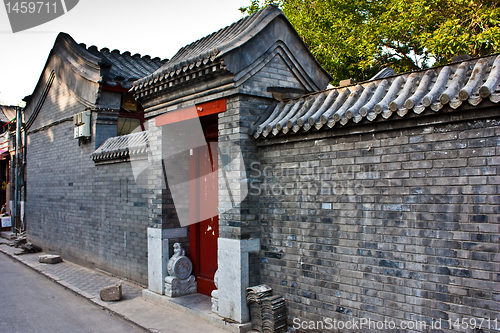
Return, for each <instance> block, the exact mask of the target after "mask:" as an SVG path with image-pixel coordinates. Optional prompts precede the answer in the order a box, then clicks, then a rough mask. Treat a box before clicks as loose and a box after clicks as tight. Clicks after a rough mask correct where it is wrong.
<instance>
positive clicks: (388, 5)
mask: <svg viewBox="0 0 500 333" xmlns="http://www.w3.org/2000/svg"><path fill="white" fill-rule="evenodd" d="M269 4H274V5H277V6H279V7H280V8H281V9H282V10H283V12H284V13H285V15H286V16H287V18H288V20H289V21H290V23H291V24H292V25H293V26H294V27H295V29H296V30H297V32H298V33H299V35H300V36H301V37H302V39H303V40H304V42H305V44H306V45H307V46H308V47H309V49H310V51H311V52H312V54H313V55H314V56H315V57H316V58H317V59H318V61H319V62H320V63H321V64H322V66H323V67H324V68H325V69H326V70H327V71H328V72H330V74H332V76H333V77H334V81H333V83H334V84H337V83H338V82H339V81H340V80H342V79H346V78H353V79H355V80H357V81H363V80H366V79H369V78H370V77H371V76H373V75H374V74H375V73H377V72H378V71H379V70H381V69H382V68H384V67H388V66H390V67H392V68H394V69H395V70H396V71H397V72H404V71H409V70H418V69H424V68H428V67H429V66H431V65H441V64H445V63H449V62H450V61H451V57H452V56H455V55H460V54H468V55H471V56H473V57H477V56H481V55H486V54H491V53H495V52H500V2H499V1H497V0H265V1H258V0H252V1H251V3H250V5H249V6H248V7H242V8H240V11H241V12H242V13H244V14H248V15H249V14H253V13H254V12H256V11H258V10H259V9H261V8H264V7H265V6H267V5H269Z"/></svg>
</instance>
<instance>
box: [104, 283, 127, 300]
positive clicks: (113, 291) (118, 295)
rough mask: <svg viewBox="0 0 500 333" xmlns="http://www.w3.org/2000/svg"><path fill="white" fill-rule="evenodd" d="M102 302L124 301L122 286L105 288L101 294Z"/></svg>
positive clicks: (116, 285)
mask: <svg viewBox="0 0 500 333" xmlns="http://www.w3.org/2000/svg"><path fill="white" fill-rule="evenodd" d="M100 296H101V300H103V301H105V302H113V301H119V300H121V299H122V284H121V283H119V284H115V285H112V286H108V287H104V288H103V289H102V290H101V293H100Z"/></svg>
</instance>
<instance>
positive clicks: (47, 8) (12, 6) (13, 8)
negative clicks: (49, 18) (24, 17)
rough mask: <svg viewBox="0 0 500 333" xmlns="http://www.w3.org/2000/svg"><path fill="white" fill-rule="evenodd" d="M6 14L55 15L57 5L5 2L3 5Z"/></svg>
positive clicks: (38, 2) (53, 3) (48, 2)
mask: <svg viewBox="0 0 500 333" xmlns="http://www.w3.org/2000/svg"><path fill="white" fill-rule="evenodd" d="M5 8H6V9H7V13H8V14H10V13H16V14H17V13H21V14H26V13H30V14H34V13H47V14H50V13H53V14H56V13H57V3H56V2H52V3H50V1H36V2H25V1H22V2H7V3H6V4H5Z"/></svg>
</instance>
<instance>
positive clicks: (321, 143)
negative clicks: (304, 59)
mask: <svg viewBox="0 0 500 333" xmlns="http://www.w3.org/2000/svg"><path fill="white" fill-rule="evenodd" d="M477 127H482V128H477ZM498 130H499V127H498V122H497V121H493V120H492V119H488V120H478V121H474V122H463V123H457V124H454V125H453V126H450V125H446V124H443V125H434V126H426V127H424V128H417V129H415V128H408V129H403V130H394V131H386V132H377V133H374V134H369V135H351V136H349V135H345V136H339V137H332V138H322V139H320V140H314V139H313V138H314V137H313V136H312V137H311V138H309V139H306V138H304V140H303V141H295V140H292V142H286V141H285V140H284V141H281V142H280V141H279V140H274V141H270V142H272V144H266V142H265V141H262V142H259V150H258V155H259V156H260V160H259V162H260V165H258V167H257V166H256V165H255V166H254V167H253V168H254V169H257V171H252V172H251V173H250V175H252V174H255V175H256V176H257V174H258V171H259V170H260V171H261V172H262V174H261V177H260V178H259V177H254V181H255V183H254V188H253V191H251V193H253V194H254V196H255V197H257V205H258V207H259V214H260V215H259V216H260V219H261V226H260V233H261V251H260V258H261V259H260V268H261V276H260V282H261V283H267V284H269V285H271V286H272V287H273V288H274V291H275V293H276V294H281V295H284V296H285V298H286V299H287V301H288V303H287V304H288V311H289V313H288V314H289V318H293V317H300V318H303V319H307V320H322V318H323V317H330V318H335V319H337V320H347V319H349V318H350V317H351V316H354V317H358V318H361V317H363V318H372V319H376V320H382V321H383V320H394V321H395V322H396V323H398V322H400V321H401V320H423V321H425V322H427V323H431V322H432V320H433V319H434V320H438V319H439V318H441V319H443V320H447V319H448V318H452V319H453V320H454V319H456V318H461V317H462V316H466V317H475V318H490V319H491V320H494V319H498V318H499V315H498V313H499V312H498V310H499V309H500V302H499V297H498V289H499V288H500V285H499V284H498V281H499V278H498V270H499V269H500V266H499V265H500V264H499V263H498V259H499V258H500V257H499V254H498V253H499V247H500V246H499V243H498V234H499V232H500V230H499V224H498V222H499V220H500V216H499V212H500V209H499V208H498V207H499V205H498V203H499V200H498V191H499V186H498V177H499V172H500V169H498V165H499V164H500V163H499V162H498V154H499V149H498V140H497V135H498V134H495V133H498ZM293 141H295V142H293ZM325 152H335V154H333V155H329V156H327V155H325V154H324V153H325ZM283 156H286V158H287V160H286V162H284V160H283V158H282V157H283ZM264 170H267V171H268V172H267V173H265V174H264V172H263V171H264ZM315 186H319V187H321V190H320V191H314V187H315ZM251 200H256V199H255V198H253V199H251ZM443 328H444V329H443V332H451V330H449V329H447V327H445V326H443ZM484 331H485V332H490V331H489V330H484ZM491 332H493V331H491Z"/></svg>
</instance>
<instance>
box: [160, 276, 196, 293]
mask: <svg viewBox="0 0 500 333" xmlns="http://www.w3.org/2000/svg"><path fill="white" fill-rule="evenodd" d="M197 290H198V285H197V283H196V279H195V278H194V276H193V275H190V276H189V277H188V278H187V279H184V280H181V279H178V278H176V277H174V276H167V277H166V278H165V295H167V296H169V297H179V296H185V295H190V294H194V293H196V292H197Z"/></svg>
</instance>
